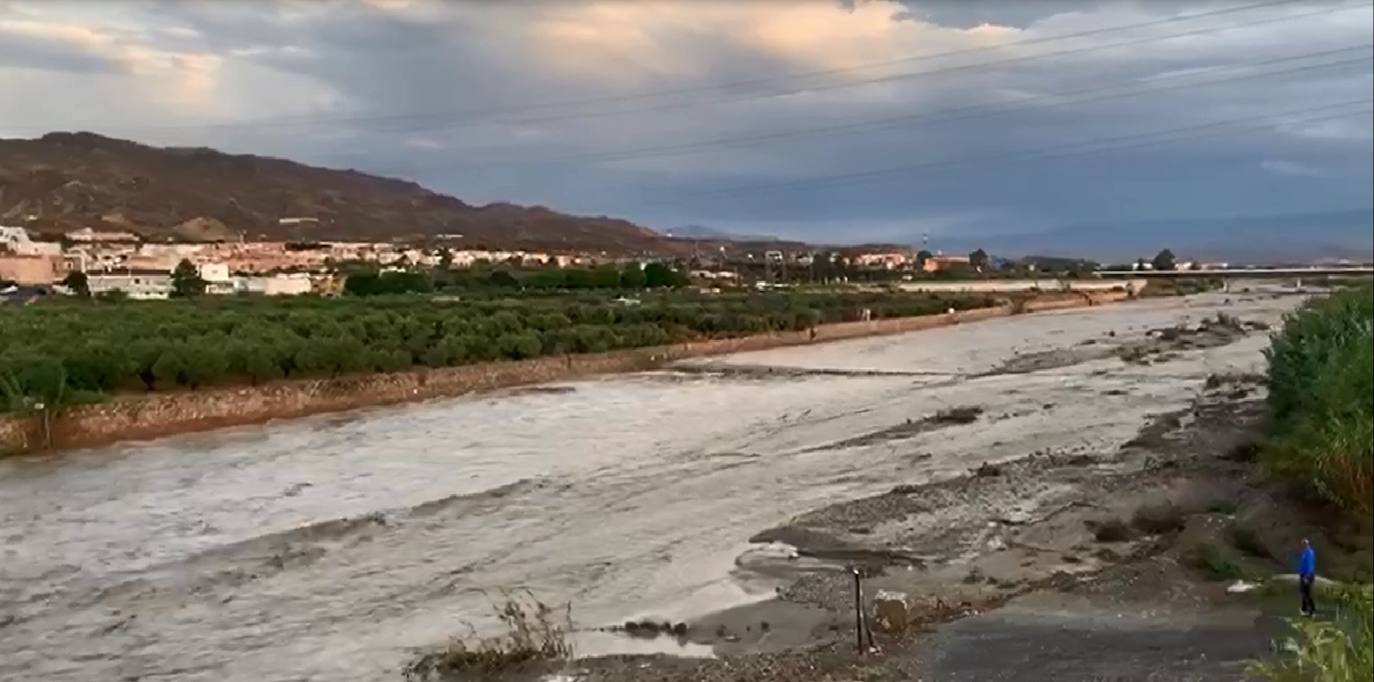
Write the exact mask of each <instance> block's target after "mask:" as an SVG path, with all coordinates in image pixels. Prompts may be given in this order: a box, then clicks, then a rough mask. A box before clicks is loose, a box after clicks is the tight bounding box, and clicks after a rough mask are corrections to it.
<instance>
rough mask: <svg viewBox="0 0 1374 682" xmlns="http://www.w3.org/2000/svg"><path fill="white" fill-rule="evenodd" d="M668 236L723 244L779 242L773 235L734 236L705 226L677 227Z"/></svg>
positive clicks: (669, 231)
mask: <svg viewBox="0 0 1374 682" xmlns="http://www.w3.org/2000/svg"><path fill="white" fill-rule="evenodd" d="M667 234H668V236H670V237H672V238H674V239H702V240H709V241H722V242H773V241H779V240H778V238H777V237H774V236H772V235H757V234H753V235H751V234H734V233H732V232H726V231H724V230H717V229H716V228H714V227H706V226H704V225H683V226H682V227H675V228H673V229H671V230H668V232H667Z"/></svg>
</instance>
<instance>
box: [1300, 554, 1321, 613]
mask: <svg viewBox="0 0 1374 682" xmlns="http://www.w3.org/2000/svg"><path fill="white" fill-rule="evenodd" d="M1316 579H1317V552H1316V551H1315V550H1313V549H1312V543H1310V542H1308V541H1307V538H1303V539H1302V554H1299V555H1298V593H1299V594H1301V595H1302V615H1304V616H1314V615H1316V614H1317V603H1316V602H1315V601H1312V583H1313V582H1314V581H1315V580H1316Z"/></svg>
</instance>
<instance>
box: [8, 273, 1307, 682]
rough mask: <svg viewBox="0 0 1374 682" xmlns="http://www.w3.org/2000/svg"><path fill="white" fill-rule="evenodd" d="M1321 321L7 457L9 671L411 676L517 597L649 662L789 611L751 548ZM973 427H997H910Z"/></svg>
mask: <svg viewBox="0 0 1374 682" xmlns="http://www.w3.org/2000/svg"><path fill="white" fill-rule="evenodd" d="M1300 300H1301V299H1300V297H1298V296H1294V295H1270V294H1267V293H1258V292H1257V293H1252V294H1221V293H1212V294H1203V295H1198V296H1193V297H1188V298H1169V299H1152V300H1145V301H1137V302H1132V303H1128V304H1122V305H1116V306H1103V307H1096V308H1087V309H1075V310H1065V311H1059V312H1053V313H1043V314H1037V315H1029V316H1018V317H1012V318H1002V319H995V320H989V321H985V322H979V323H975V324H967V325H961V326H955V327H947V328H941V329H934V330H928V331H922V332H914V333H909V334H903V335H897V336H887V337H875V338H869V339H859V340H851V341H843V342H835V343H830V344H824V345H818V346H807V347H794V348H784V349H775V350H769V351H761V352H755V353H743V354H738V355H734V356H727V357H723V358H714V359H710V360H701V361H693V362H690V363H684V364H683V365H681V366H679V367H676V368H672V369H670V370H666V371H657V372H648V373H640V374H630V375H619V376H612V377H606V378H602V379H598V380H590V381H580V382H570V383H563V384H555V385H546V386H540V387H536V388H533V389H531V388H526V389H517V390H509V391H503V392H497V393H490V394H485V395H480V396H472V397H467V398H463V399H453V400H442V401H434V402H428V403H419V404H413V405H407V406H402V407H393V408H385V409H376V410H363V411H358V412H353V413H348V414H342V415H332V416H325V417H318V418H309V419H302V420H295V421H290V422H280V423H271V424H267V425H265V426H261V427H252V428H242V429H228V430H221V431H216V432H210V433H205V434H199V435H194V436H184V437H175V438H167V439H161V440H156V441H150V442H137V443H127V444H122V445H118V446H113V447H106V448H99V449H90V450H81V451H74V452H65V453H57V454H52V455H43V456H24V457H16V458H10V459H6V460H4V461H0V519H3V531H2V532H3V540H2V542H3V544H0V551H3V555H2V556H0V678H3V679H44V680H83V681H84V680H92V681H94V680H101V681H104V680H112V679H168V680H253V681H254V682H258V681H264V682H265V681H277V680H280V681H286V680H316V679H318V680H358V681H362V680H395V679H398V676H399V673H398V671H399V669H400V667H401V665H402V664H403V663H404V662H405V660H406V659H407V658H408V657H409V656H410V655H411V650H412V649H413V648H414V647H417V646H423V645H427V644H432V643H435V642H438V641H442V640H443V639H444V638H445V637H447V636H450V635H454V634H462V633H464V632H465V631H466V628H467V627H468V626H469V625H471V626H473V627H476V628H479V629H481V628H484V627H486V625H487V624H488V623H490V622H491V607H490V604H491V603H492V602H493V601H496V600H498V599H499V598H500V591H501V590H509V589H529V590H531V591H533V592H534V593H535V594H537V595H539V597H540V598H542V599H544V600H545V601H547V602H549V603H559V604H561V603H569V602H570V603H571V604H572V609H573V617H574V619H575V621H576V622H577V624H578V625H579V626H580V627H581V628H582V629H583V630H585V632H584V633H582V634H580V635H579V640H578V643H579V647H580V652H581V653H587V654H594V653H604V652H608V651H632V650H634V647H636V646H643V644H642V643H637V642H632V641H630V640H624V639H620V638H617V637H612V636H606V635H603V634H600V633H597V628H599V627H602V626H607V625H612V624H615V623H620V622H624V621H625V620H627V619H637V618H641V617H654V618H655V619H659V620H674V621H676V620H684V619H691V618H694V617H697V616H700V615H703V614H707V613H711V612H715V611H719V610H722V609H726V608H729V607H732V606H737V605H739V604H742V603H747V602H750V601H757V600H761V599H764V598H767V597H769V596H771V595H772V594H773V589H774V588H775V587H776V584H774V583H772V582H770V580H769V579H767V578H766V577H765V576H764V575H760V574H757V573H755V572H752V571H749V570H746V568H747V567H741V565H740V564H741V563H745V564H747V563H748V562H747V561H744V562H741V559H740V558H741V557H742V556H745V557H747V556H749V555H750V552H749V550H750V545H749V544H748V539H749V538H750V537H751V536H753V535H754V534H756V533H757V532H759V531H761V530H763V529H767V528H770V527H772V526H776V525H778V524H780V523H783V522H785V521H786V520H788V519H789V518H792V517H793V516H796V515H798V514H801V513H803V512H806V511H808V510H812V509H815V508H818V507H822V506H825V505H827V504H831V503H834V502H837V501H842V500H846V499H852V498H856V497H862V496H865V495H872V494H875V493H878V492H882V491H885V490H888V489H890V488H892V487H893V486H894V485H895V484H899V483H913V484H914V483H922V482H927V481H931V480H938V479H940V478H944V477H949V476H954V475H957V474H961V473H963V472H966V471H967V470H968V469H970V468H972V467H976V466H978V465H980V464H983V463H985V462H999V461H1003V460H1011V459H1016V458H1020V457H1024V456H1026V455H1028V454H1030V453H1032V452H1046V451H1054V452H1105V451H1111V450H1113V449H1115V448H1117V447H1118V446H1119V445H1120V444H1121V443H1123V442H1125V441H1127V440H1129V439H1131V438H1132V437H1134V436H1135V435H1136V434H1137V433H1138V431H1139V430H1140V428H1141V426H1142V425H1143V424H1145V423H1146V422H1147V420H1148V419H1149V417H1150V416H1151V415H1155V414H1161V413H1165V412H1169V411H1173V410H1178V409H1180V408H1182V407H1183V406H1185V405H1186V404H1187V403H1188V401H1189V400H1190V399H1192V397H1194V396H1195V395H1196V393H1197V392H1198V390H1199V389H1200V387H1201V385H1202V384H1203V382H1204V381H1205V380H1206V379H1207V377H1208V376H1209V375H1212V374H1225V373H1244V372H1254V371H1257V370H1258V369H1259V368H1260V367H1262V363H1263V359H1262V356H1261V354H1260V350H1261V349H1262V348H1263V347H1264V346H1265V345H1266V344H1267V339H1266V338H1265V335H1264V334H1263V333H1262V331H1260V327H1259V326H1258V324H1274V323H1276V322H1277V321H1278V319H1279V317H1280V316H1281V315H1282V314H1283V313H1284V312H1285V311H1287V310H1290V309H1292V308H1293V307H1294V306H1295V305H1297V304H1298V302H1299V301H1300ZM1219 312H1225V313H1227V314H1228V315H1231V316H1235V317H1237V318H1240V319H1242V320H1244V321H1247V322H1255V323H1258V324H1257V326H1255V327H1253V328H1252V329H1251V330H1250V333H1247V334H1245V335H1243V337H1242V338H1239V339H1234V340H1228V343H1226V344H1219V345H1216V346H1215V347H1209V348H1182V349H1178V350H1173V351H1170V352H1169V353H1167V357H1161V358H1158V361H1148V362H1140V361H1128V360H1123V358H1122V357H1121V354H1120V353H1117V352H1116V351H1115V350H1114V349H1117V348H1120V347H1122V346H1123V345H1129V344H1132V343H1143V342H1145V341H1147V340H1149V339H1153V338H1156V337H1157V330H1161V329H1168V328H1173V327H1177V326H1178V325H1190V324H1191V325H1196V324H1198V323H1199V322H1201V321H1202V320H1204V319H1210V318H1215V316H1216V315H1217V313H1219ZM1152 331H1155V332H1156V334H1153V335H1152V334H1151V332H1152ZM1130 357H1134V356H1130ZM957 408H977V409H978V410H980V412H979V413H978V414H979V415H980V417H979V418H978V419H976V420H974V421H971V422H969V423H948V424H942V425H941V427H940V428H938V429H931V430H923V429H920V428H909V429H908V428H904V427H905V426H907V425H908V423H911V424H920V423H923V420H928V419H930V418H932V417H934V416H936V415H939V414H940V413H942V412H945V413H950V412H951V411H954V410H956V409H957ZM656 646H659V647H664V646H666V647H670V648H671V647H672V646H674V645H672V644H666V643H665V644H657V645H656ZM680 653H683V654H686V655H704V654H707V653H709V649H707V650H702V648H701V647H690V648H687V649H685V650H683V651H681V652H680Z"/></svg>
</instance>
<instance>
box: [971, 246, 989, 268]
mask: <svg viewBox="0 0 1374 682" xmlns="http://www.w3.org/2000/svg"><path fill="white" fill-rule="evenodd" d="M968 264H969V265H971V266H973V269H974V270H977V271H978V272H982V271H983V268H986V267H987V266H988V252H987V251H984V250H982V249H978V250H976V251H974V252H973V253H970V254H969V255H968Z"/></svg>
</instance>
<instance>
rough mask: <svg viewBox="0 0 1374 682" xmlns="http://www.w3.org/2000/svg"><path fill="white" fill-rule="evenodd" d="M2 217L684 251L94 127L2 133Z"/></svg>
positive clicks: (594, 222)
mask: <svg viewBox="0 0 1374 682" xmlns="http://www.w3.org/2000/svg"><path fill="white" fill-rule="evenodd" d="M29 216H34V217H35V218H34V219H33V220H29V219H28V217H29ZM282 218H288V219H289V218H307V219H310V220H303V221H287V222H286V223H283V222H281V220H280V219H282ZM0 223H4V224H22V225H25V226H28V227H32V228H35V229H38V230H49V231H56V230H68V229H72V228H78V227H94V228H96V229H110V230H123V231H129V232H133V233H135V234H138V235H140V236H143V237H145V238H149V239H171V238H176V239H195V240H221V239H236V238H238V237H239V235H243V236H244V237H246V238H248V239H294V240H378V241H387V240H395V239H414V238H424V237H432V236H436V235H441V234H448V235H452V234H461V235H463V239H462V240H461V241H460V242H459V243H460V244H462V245H471V246H476V245H479V244H480V245H484V246H487V247H489V248H535V249H578V250H588V251H607V252H611V253H637V252H643V251H654V250H662V249H668V250H674V246H673V244H672V241H671V240H668V239H666V238H665V237H664V236H663V235H660V234H658V233H657V232H654V231H653V230H650V229H648V228H645V227H641V226H639V225H635V224H634V223H631V222H628V221H625V220H619V219H615V218H607V217H583V216H573V215H568V214H565V213H559V212H557V211H554V210H551V209H548V208H544V207H540V206H534V207H526V206H516V205H513V204H505V203H496V204H488V205H485V206H473V205H470V204H467V203H464V202H463V201H461V200H459V199H455V198H453V197H450V196H446V195H443V194H438V193H435V192H431V191H429V190H427V189H425V188H424V187H421V186H420V185H418V184H416V183H413V182H407V181H403V180H396V179H391V178H383V177H378V176H375V175H368V174H366V173H360V172H358V171H354V170H331V169H327V168H318V167H313V166H307V165H304V164H300V163H295V162H293V161H286V160H282V159H275V158H269V157H263V156H253V155H238V154H224V153H221V152H218V151H215V150H213V149H204V148H191V149H188V148H158V147H150V146H146V145H142V144H138V143H135V142H129V141H125V140H116V139H111V138H107V137H103V136H100V135H96V134H93V133H50V134H48V135H44V136H43V137H41V138H38V139H0Z"/></svg>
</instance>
